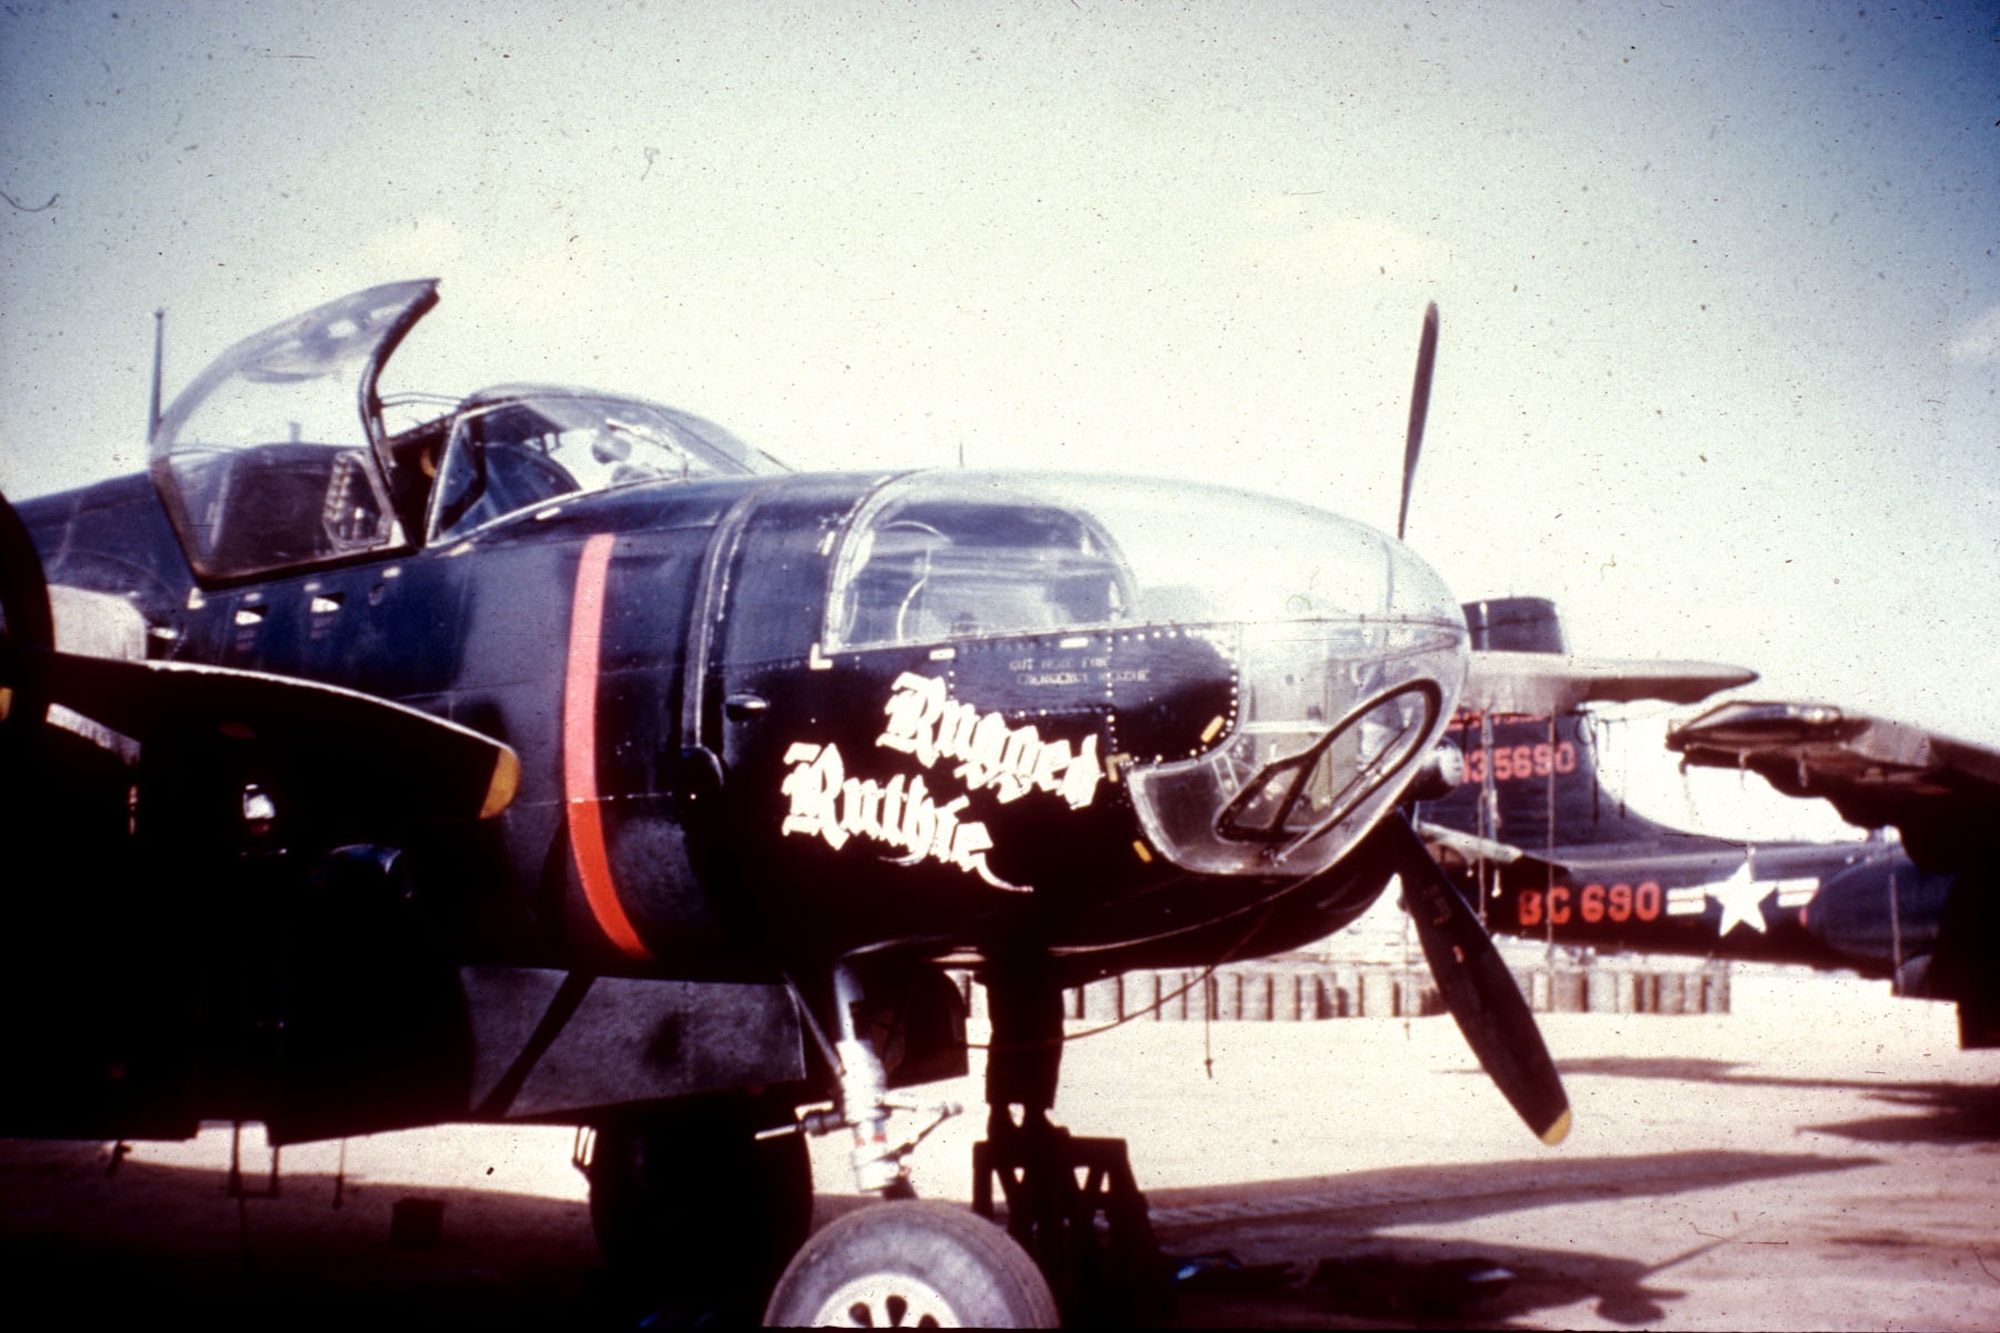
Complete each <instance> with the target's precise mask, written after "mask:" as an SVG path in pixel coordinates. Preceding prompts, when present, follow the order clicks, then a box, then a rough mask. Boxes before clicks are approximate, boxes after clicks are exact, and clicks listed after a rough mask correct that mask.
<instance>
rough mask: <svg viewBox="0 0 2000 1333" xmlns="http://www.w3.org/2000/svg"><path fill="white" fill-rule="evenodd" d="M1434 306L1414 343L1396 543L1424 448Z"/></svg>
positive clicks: (1426, 313) (1434, 355)
mask: <svg viewBox="0 0 2000 1333" xmlns="http://www.w3.org/2000/svg"><path fill="white" fill-rule="evenodd" d="M1437 355H1438V307H1437V302H1436V301H1433V302H1431V303H1430V305H1429V307H1427V308H1426V309H1425V310H1424V334H1423V337H1422V338H1421V339H1420V340H1419V341H1418V343H1417V382H1416V385H1415V387H1413V388H1412V389H1411V390H1410V430H1409V434H1408V435H1407V436H1406V437H1405V439H1404V444H1403V502H1402V504H1401V505H1399V506H1398V507H1397V509H1396V540H1397V541H1401V540H1403V529H1404V528H1405V527H1407V526H1408V525H1409V521H1410V490H1411V488H1412V487H1414V486H1415V485H1416V483H1417V455H1418V454H1420V453H1422V452H1423V448H1424V418H1425V417H1427V416H1429V415H1430V411H1431V372H1432V371H1433V370H1435V369H1436V368H1437Z"/></svg>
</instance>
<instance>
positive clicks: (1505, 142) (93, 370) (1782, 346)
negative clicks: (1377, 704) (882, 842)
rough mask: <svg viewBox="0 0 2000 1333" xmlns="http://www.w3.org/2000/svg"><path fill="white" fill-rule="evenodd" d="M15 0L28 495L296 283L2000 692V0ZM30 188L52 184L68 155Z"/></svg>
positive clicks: (749, 426) (1706, 625) (1859, 677)
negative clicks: (1424, 435) (1419, 371)
mask: <svg viewBox="0 0 2000 1333" xmlns="http://www.w3.org/2000/svg"><path fill="white" fill-rule="evenodd" d="M570 8H571V9H572V10H573V11H574V12H570V13H567V14H564V15H561V16H558V14H557V12H556V11H555V9H554V8H553V7H550V6H545V5H541V4H532V5H522V6H510V5H500V4H473V5H459V6H453V5H446V4H432V5H391V4H365V3H364V4H318V5H314V4H307V3H300V2H299V0H289V2H288V3H282V4H241V5H226V4H219V3H213V4H202V5H197V6H185V7H178V8H175V9H167V8H164V7H160V6H154V5H150V4H128V3H122V0H111V2H110V3H87V4H83V3H79V4H67V5H51V4H34V3H18V2H17V3H12V4H9V5H8V6H7V7H6V9H5V10H4V11H0V189H4V191H5V192H6V194H7V196H8V200H7V201H6V202H5V203H0V227H3V228H4V233H0V486H4V487H5V489H6V490H7V491H8V493H9V494H12V495H30V494H35V493H40V492H44V491H48V490H53V489H59V488H62V487H66V486H71V485H75V484H79V483H81V482H84V481H88V480H91V479H93V478H96V477H99V476H104V475H109V474H111V473H114V472H118V471H123V470H130V469H132V468H134V467H136V466H138V464H139V463H140V461H141V460H142V457H143V440H142V420H143V415H144V408H145V400H146V386H147V369H148V361H149V357H150V353H151V327H152V321H151V312H152V310H153V309H154V307H155V306H165V307H166V308H167V310H168V312H169V313H168V352H167V380H168V392H169V393H170V394H171V393H172V392H173V391H174V389H175V388H176V387H178V386H179V385H180V384H182V383H185V381H186V380H187V379H188V378H189V377H190V376H192V375H193V374H194V373H195V372H196V371H197V370H198V369H199V368H200V365H201V364H202V363H203V362H204V361H205V360H206V359H207V357H208V356H209V355H211V354H212V353H213V352H215V351H217V350H219V349H220V348H221V347H223V346H224V345H226V344H227V343H229V342H231V341H233V340H234V339H235V338H237V337H239V336H241V335H243V334H245V333H248V332H250V331H252V330H253V329H255V328H258V327H261V326H262V325H264V324H267V323H270V322H272V321H274V320H276V319H278V318H280V317H282V316H284V315H286V314H288V313H291V312H292V311H294V310H296V309H298V308H301V307H303V306H305V305H307V304H310V303H312V302H315V301H318V300H321V299H325V298H328V297H331V296H334V295H338V294H340V293H341V292H343V291H346V290H350V289H353V288H356V287H360V286H363V285H366V284H369V283H374V282H380V281H386V280H389V279H392V278H401V277H410V276H422V275H437V276H440V277H442V278H443V279H444V287H443V294H444V303H443V305H442V306H441V307H440V308H439V309H438V311H437V312H435V313H434V314H433V315H432V316H431V317H430V318H429V319H428V320H427V321H426V322H425V324H424V325H422V326H420V328H419V329H418V331H417V333H416V334H414V335H413V336H412V337H411V339H410V341H409V343H408V344H406V346H405V348H404V350H403V352H402V353H401V354H400V355H399V356H398V358H397V360H396V361H395V362H394V363H393V364H392V366H391V368H390V370H389V373H388V375H387V376H386V378H385V383H386V385H387V387H390V388H401V389H414V388H430V389H438V390H443V391H454V392H456V391H465V390H469V389H472V388H474V387H477V386H479V385H481V384H486V383H493V382H498V381H502V380H509V379H543V380H549V379H553V380H569V381H578V382H583V383H589V384H595V385H601V386H603V387H607V388H619V389H627V390H631V391H634V392H639V393H643V394H646V395H648V396H651V397H655V398H659V399H663V400H666V401H669V402H673V403H676V404H679V405H682V406H685V407H688V408H691V409H693V410H695V411H698V412H701V413H703V414H704V415H708V416H711V417H713V418H715V419H717V420H720V421H722V422H724V423H726V424H728V425H730V426H731V427H733V428H734V429H736V430H737V431H738V432H739V433H741V434H743V435H745V436H746V437H748V438H750V439H752V440H754V441H755V442H756V443H758V444H760V445H763V446H765V447H766V448H768V449H770V450H771V451H772V452H774V453H776V454H778V455H779V456H781V457H783V458H785V459H786V460H787V461H789V462H791V463H793V464H794V465H797V466H807V467H850V466H874V465H889V464H940V465H945V464H950V463H953V462H955V460H956V459H957V457H958V455H959V451H960V450H961V449H962V450H963V451H964V454H965V456H966V458H967V460H968V461H969V462H972V463H975V464H978V465H993V466H999V465H1012V464H1019V465H1023V466H1049V467H1063V468H1087V469H1093V470H1105V469H1113V470H1128V471H1146V472H1157V473H1164V474H1167V475H1175V476H1189V477H1202V478H1209V479H1222V480H1227V481H1231V482H1234V483H1237V484H1241V485H1245V486H1249V487H1252V488H1258V489H1266V490H1273V491H1280V492H1283V493H1285V494H1289V495H1293V496H1297V497H1299V498H1303V499H1308V500H1311V501H1313V502H1316V503H1319V504H1322V505H1325V506H1327V507H1329V508H1333V509H1337V510H1341V511H1343V512H1347V513H1351V514H1354V515H1355V516H1357V517H1361V518H1364V519H1367V520H1369V521H1372V522H1376V523H1378V524H1385V525H1386V524H1392V523H1393V521H1394V492H1395V477H1396V472H1397V469H1398V466H1399V462H1400V454H1401V437H1402V430H1403V419H1404V415H1405V412H1406V410H1407V408H1406V399H1407V395H1408V391H1409V380H1410V370H1411V364H1412V361H1413V357H1414V348H1415V342H1416V336H1417V329H1418V323H1419V320H1420V318H1421V315H1422V311H1423V307H1424V303H1425V301H1427V300H1430V299H1436V300H1437V301H1438V302H1439V303H1440V305H1441V307H1442V309H1443V313H1444V336H1443V341H1442V348H1441V354H1440V365H1439V372H1438V378H1437V388H1436V394H1435V397H1434V400H1433V410H1432V416H1431V427H1430V434H1429V440H1428V447H1427V456H1426V459H1425V463H1424V469H1423V473H1422V475H1421V477H1420V478H1419V482H1418V490H1417V497H1416V505H1415V511H1414V514H1413V517H1412V521H1411V539H1412V541H1413V543H1414V544H1415V545H1416V546H1417V547H1418V548H1419V549H1420V550H1421V551H1422V552H1424V554H1425V555H1426V556H1427V557H1429V558H1430V559H1431V560H1432V561H1433V563H1434V564H1436V566H1437V567H1438V569H1439V570H1440V572H1441V573H1442V574H1443V575H1444V577H1445V578H1446V580H1447V581H1448V582H1449V583H1450V584H1451V586H1452V587H1453V589H1454V590H1455V591H1456V592H1458V593H1459V594H1460V595H1461V596H1462V597H1466V598H1471V597H1476V596H1486V595H1498V594H1503V593H1508V592H1521V593H1540V594H1545V595H1549V596H1553V597H1555V598H1556V599H1557V601H1558V602H1559V603H1560V605H1561V607H1562V610H1563V612H1564V614H1565V617H1566V619H1567V621H1568V623H1569V626H1570V630H1571V636H1572V639H1573V640H1574V641H1575V642H1576V644H1577V645H1578V646H1579V647H1581V648H1583V649H1585V650H1588V651H1592V652H1596V653H1600V654H1614V655H1665V656H1700V657H1710V658H1719V659H1722V660H1730V661H1739V662H1742V663H1744V664H1746V665H1749V666H1753V667H1757V668H1759V669H1761V670H1763V671H1764V672H1765V674H1766V682H1765V684H1764V685H1763V686H1761V687H1760V689H1761V690H1762V691H1763V692H1765V693H1769V694H1777V695H1785V696H1791V695H1812V696H1816V697H1823V698H1828V699H1832V700H1834V701H1836V702H1845V703H1850V704H1854V705H1856V706H1861V707H1866V708H1870V709H1874V710H1876V711H1882V712H1887V713H1890V714H1893V715H1897V716H1902V717H1905V718H1909V719H1911V720H1915V721H1918V722H1923V723H1927V724H1929V725H1932V726H1935V727H1939V728H1942V729H1945V730H1950V731H1955V732H1958V733H1961V734H1965V735H1968V736H1971V737H1973V738H1976V739H1985V740H1989V741H1994V742H2000V261H1996V257H1995V249H1996V246H1997V245H2000V7H1996V6H1995V5H1993V4H1984V5H1950V6H1944V7H1929V6H1925V7H1918V8H1912V7H1910V6H1908V5H1898V6H1887V5H1878V4H1874V3H1865V4H1861V3H1848V4H1845V5H1839V6H1833V5H1811V4H1759V5H1756V6H1744V5H1735V4H1729V5H1699V4H1691V3H1682V4H1676V5H1664V4H1661V5H1641V4H1628V5H1602V4H1589V5H1577V4H1559V3H1546V4H1512V5H1506V6H1498V5H1495V6H1484V7H1478V8H1472V9H1468V8H1466V7H1461V6H1456V5H1454V6H1438V7H1436V12H1435V13H1433V12H1431V11H1429V10H1426V9H1424V8H1421V7H1418V6H1413V5H1408V4H1401V3H1397V4H1380V5H1368V4H1353V3H1348V4H1339V5H1330V4H1323V3H1301V4H1295V5H1286V4H1281V3H1260V4H1239V5H1195V6H1187V7H1178V6H1175V7H1169V6H1164V5H1144V6H1141V5H1129V4H1115V5H1114V4H1107V3H1102V2H1101V0H1074V2H1072V0H1051V2H1047V3H1037V4H996V5H971V4H935V3H925V4H908V5H902V4H896V5H891V4H873V5H850V6H840V5H828V4H820V3H813V4H801V5H780V4H742V3H734V4H726V3H716V4H700V3H693V4H670V3H652V4H637V3H631V4H609V5H599V6H584V5H578V6H572V7H570ZM51 201H52V202H51Z"/></svg>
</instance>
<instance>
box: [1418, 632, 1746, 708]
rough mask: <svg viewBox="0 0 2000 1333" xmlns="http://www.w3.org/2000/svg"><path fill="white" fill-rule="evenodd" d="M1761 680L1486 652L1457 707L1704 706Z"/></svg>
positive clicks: (1646, 664)
mask: <svg viewBox="0 0 2000 1333" xmlns="http://www.w3.org/2000/svg"><path fill="white" fill-rule="evenodd" d="M1755 679H1757V673H1756V672H1754V671H1751V670H1749V669H1748V668H1746V667H1737V666H1727V665H1724V664H1722V663H1719V662H1659V661H1647V660H1639V659H1631V660H1627V659H1620V658H1587V657H1572V656H1569V655H1568V654H1557V653H1526V652H1503V651H1500V650H1497V649H1496V650H1487V651H1482V652H1475V653H1473V654H1472V662H1471V665H1470V667H1469V668H1468V669H1467V672H1466V678H1465V689H1464V690H1463V691H1462V692H1461V693H1460V694H1459V699H1458V706H1459V707H1460V708H1464V709H1468V710H1471V711H1473V712H1484V713H1522V714H1527V715H1529V716H1533V717H1545V716H1547V715H1549V714H1551V713H1567V712H1569V711H1570V710H1571V709H1575V708H1581V707H1583V705H1585V704H1593V703H1632V702H1635V701H1637V700H1640V699H1660V700H1664V701H1665V702H1667V703H1676V704H1692V703H1699V702H1700V701H1702V700H1703V699H1706V698H1708V697H1709V696H1710V695H1711V694H1715V693H1717V692H1718V691H1721V690H1727V689H1734V688H1735V687H1736V686H1738V685H1747V684H1749V683H1750V682H1751V681H1753V680H1755Z"/></svg>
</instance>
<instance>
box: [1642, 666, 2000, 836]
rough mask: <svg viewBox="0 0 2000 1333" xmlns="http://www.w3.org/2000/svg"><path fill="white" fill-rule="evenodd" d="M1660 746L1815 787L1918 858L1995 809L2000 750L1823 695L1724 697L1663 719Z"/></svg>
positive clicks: (1697, 760) (1796, 790)
mask: <svg viewBox="0 0 2000 1333" xmlns="http://www.w3.org/2000/svg"><path fill="white" fill-rule="evenodd" d="M1667 748H1668V749H1670V750H1677V751H1679V752H1680V753H1681V754H1682V755H1683V756H1684V757H1685V758H1684V762H1686V763H1690V764H1701V765H1704V766H1707V767H1713V768H1748V769H1753V770H1755V771H1756V772H1757V773H1759V774H1761V775H1762V776H1763V777H1764V779H1765V780H1766V781H1768V782H1769V783H1770V784H1771V785H1772V786H1773V787H1775V788H1777V789H1778V790H1779V791H1781V792H1783V793H1785V794H1786V795H1787V796H1816V797H1824V798H1825V799H1826V800H1828V801H1831V802H1832V803H1833V807H1834V809H1836V810H1838V811H1839V812H1840V815H1841V818H1843V819H1845V820H1847V821H1848V822H1849V823H1851V824H1858V825H1860V826H1861V827H1863V828H1880V827H1882V826H1883V825H1884V824H1894V825H1895V826H1896V827H1897V828H1898V829H1900V830H1901V831H1902V833H1903V841H1904V844H1905V845H1906V846H1907V847H1908V848H1909V849H1910V851H1911V854H1912V855H1913V856H1915V857H1916V858H1917V860H1918V862H1919V863H1920V864H1921V863H1923V862H1924V861H1925V860H1926V853H1927V852H1935V851H1937V850H1940V844H1941V843H1942V844H1945V845H1950V844H1955V843H1957V842H1958V841H1959V840H1960V839H1961V838H1962V837H1970V836H1973V835H1974V832H1975V830H1977V829H1983V828H1986V827H1990V824H1991V821H1992V819H1993V817H1994V815H1995V814H1996V813H2000V750H1994V749H1991V748H1989V747H1987V746H1983V745H1975V744H1973V743H1971V742H1969V741H1962V740H1957V739H1955V738H1953V737H1950V736H1942V735H1939V734H1938V733H1936V732H1933V731H1926V730H1924V729H1923V728H1921V727H1915V726H1911V725H1909V724H1907V723H1902V722H1893V721H1889V720H1887V719H1885V718H1878V717H1871V716H1869V715H1868V714H1866V713H1855V712H1849V711H1847V710H1844V709H1840V708H1835V707H1833V706H1831V705H1828V704H1804V703H1753V702H1749V701H1739V702H1735V703H1727V704H1723V705H1721V706H1720V707H1717V708H1712V709H1710V710H1708V711H1707V712H1705V713H1703V714H1702V715H1701V716H1699V717H1697V718H1695V719H1694V720H1693V721H1691V722H1686V723H1682V724H1681V725H1679V726H1677V727H1674V728H1672V729H1670V730H1669V731H1668V732H1667Z"/></svg>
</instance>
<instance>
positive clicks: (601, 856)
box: [563, 532, 653, 958]
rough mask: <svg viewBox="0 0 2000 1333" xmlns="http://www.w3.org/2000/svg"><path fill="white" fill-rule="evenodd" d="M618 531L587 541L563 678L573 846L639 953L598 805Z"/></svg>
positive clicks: (623, 943)
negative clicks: (606, 636)
mask: <svg viewBox="0 0 2000 1333" xmlns="http://www.w3.org/2000/svg"><path fill="white" fill-rule="evenodd" d="M611 541H612V538H611V534H610V533H608V532H602V533H599V534H598V535H597V536H595V537H592V538H590V540H588V541H586V542H585V543H584V544H583V560H582V562H581V563H579V564H578V565H577V567H576V599H575V601H573V602H572V603H571V605H570V620H569V669H568V671H567V672H565V673H564V676H563V798H564V805H565V807H566V808H567V809H568V811H569V845H570V852H571V854H572V855H574V856H575V857H576V873H577V877H578V878H579V879H581V880H582V881H583V897H584V900H585V901H586V902H588V903H589V904H590V912H591V915H592V916H595V917H596V918H597V924H598V925H599V926H600V927H602V928H603V930H604V933H605V935H606V936H608V937H609V938H610V940H611V942H612V943H613V944H615V945H617V946H618V947H619V948H620V949H621V950H623V951H624V952H625V953H626V954H628V955H630V956H631V957H633V958H651V957H652V956H653V953H652V950H650V949H648V948H647V947H646V946H645V944H644V943H643V942H642V941H641V940H640V939H639V932H638V931H636V930H634V929H632V922H631V919H630V918H628V917H627V916H626V915H625V906H624V904H623V903H621V902H619V901H618V886H617V885H616V884H615V883H614V882H613V881H612V878H611V859H610V857H608V856H606V855H605V851H604V816H603V812H602V811H601V810H600V809H599V808H598V803H597V668H598V662H599V660H600V655H599V640H600V638H601V636H602V633H603V628H604V585H605V581H606V578H607V576H608V574H609V573H610V569H611Z"/></svg>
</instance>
